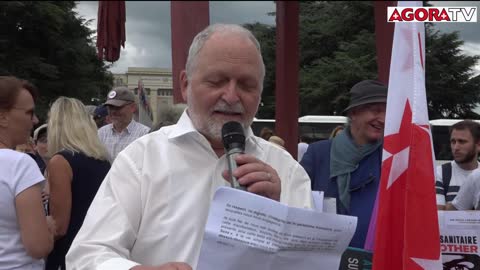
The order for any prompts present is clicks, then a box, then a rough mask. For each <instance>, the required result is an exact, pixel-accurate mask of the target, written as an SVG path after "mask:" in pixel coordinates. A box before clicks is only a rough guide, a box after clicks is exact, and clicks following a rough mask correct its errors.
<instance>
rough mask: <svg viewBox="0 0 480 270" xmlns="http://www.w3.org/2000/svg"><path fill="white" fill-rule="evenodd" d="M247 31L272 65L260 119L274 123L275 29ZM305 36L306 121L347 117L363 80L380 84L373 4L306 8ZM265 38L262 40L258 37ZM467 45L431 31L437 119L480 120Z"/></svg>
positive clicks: (429, 79) (431, 87)
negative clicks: (350, 100) (315, 117)
mask: <svg viewBox="0 0 480 270" xmlns="http://www.w3.org/2000/svg"><path fill="white" fill-rule="evenodd" d="M247 28H249V29H251V30H252V31H253V33H254V34H256V36H257V38H258V39H259V41H260V43H261V45H262V52H264V61H265V63H266V65H267V75H266V82H268V83H266V84H265V87H264V88H265V89H264V93H263V96H262V100H263V101H264V106H263V107H261V108H260V110H259V113H258V115H259V117H262V118H273V117H274V115H275V111H274V110H275V104H274V103H275V98H274V93H275V91H274V87H275V84H274V82H275V79H274V78H275V77H274V76H275V72H274V71H275V45H274V44H275V43H274V41H275V27H274V26H266V25H262V24H253V25H247ZM260 29H261V30H260ZM265 29H268V31H265ZM299 31H300V33H299V39H300V104H301V106H300V115H306V114H323V115H335V114H341V113H342V110H343V109H344V108H345V107H346V105H347V103H348V91H349V90H350V88H351V87H352V86H353V85H354V84H355V83H357V82H358V81H360V80H364V79H376V78H377V74H378V73H377V63H376V48H375V21H374V7H373V4H372V2H370V1H332V2H330V1H308V2H301V3H300V29H299ZM259 32H260V33H262V35H257V33H259ZM266 33H270V34H266ZM462 44H463V41H461V40H459V37H458V33H450V34H445V33H440V32H438V31H436V30H434V28H433V27H432V26H431V25H428V24H427V25H426V66H427V69H426V89H427V98H428V102H429V104H428V105H429V114H430V118H431V119H435V118H446V117H451V118H467V117H477V116H478V115H476V114H475V113H474V112H473V111H472V110H473V108H475V106H476V104H477V103H478V102H479V101H480V95H479V91H480V84H479V81H480V78H479V77H478V76H477V77H476V78H472V75H473V74H472V70H473V67H474V65H475V64H476V63H477V61H478V59H479V58H478V57H472V56H466V55H465V54H463V53H462V51H461V49H460V48H461V45H462ZM265 50H268V52H265ZM272 82H273V83H272ZM270 87H272V89H270Z"/></svg>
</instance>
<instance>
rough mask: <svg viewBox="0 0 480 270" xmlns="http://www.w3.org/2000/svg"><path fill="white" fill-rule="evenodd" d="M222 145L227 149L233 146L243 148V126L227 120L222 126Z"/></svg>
mask: <svg viewBox="0 0 480 270" xmlns="http://www.w3.org/2000/svg"><path fill="white" fill-rule="evenodd" d="M222 141H223V146H224V147H225V149H226V150H227V151H229V150H230V149H233V148H240V149H242V150H243V149H245V135H244V133H243V127H242V125H241V124H240V123H238V122H235V121H230V122H227V123H225V124H224V125H223V127H222Z"/></svg>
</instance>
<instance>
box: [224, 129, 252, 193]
mask: <svg viewBox="0 0 480 270" xmlns="http://www.w3.org/2000/svg"><path fill="white" fill-rule="evenodd" d="M222 141H223V146H224V147H225V153H226V155H227V156H226V157H227V163H228V172H229V173H230V183H231V185H232V187H233V188H236V189H240V190H247V189H246V188H245V187H244V186H241V185H240V184H239V183H238V180H237V178H236V177H235V176H233V171H234V170H235V169H236V168H237V162H236V161H235V157H236V156H237V155H240V154H243V153H244V152H245V135H244V134H243V127H242V125H241V124H240V123H238V122H235V121H230V122H227V123H225V124H224V125H223V127H222Z"/></svg>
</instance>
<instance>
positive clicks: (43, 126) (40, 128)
mask: <svg viewBox="0 0 480 270" xmlns="http://www.w3.org/2000/svg"><path fill="white" fill-rule="evenodd" d="M43 129H47V124H43V125H41V126H39V127H38V128H37V129H35V131H34V132H33V141H34V142H36V141H37V139H38V134H39V133H40V131H42V130H43Z"/></svg>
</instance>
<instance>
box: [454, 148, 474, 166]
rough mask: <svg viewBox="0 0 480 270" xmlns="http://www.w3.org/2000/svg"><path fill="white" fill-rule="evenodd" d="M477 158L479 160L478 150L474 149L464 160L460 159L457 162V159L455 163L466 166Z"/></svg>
mask: <svg viewBox="0 0 480 270" xmlns="http://www.w3.org/2000/svg"><path fill="white" fill-rule="evenodd" d="M476 158H477V153H476V148H475V147H473V148H472V149H471V150H470V151H469V152H468V153H467V154H466V155H465V157H464V158H462V159H459V160H456V159H455V162H457V163H458V164H465V163H470V162H472V161H474V160H476Z"/></svg>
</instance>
